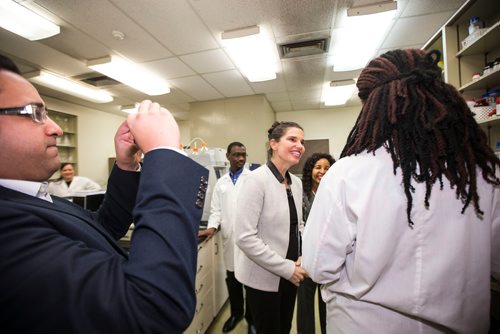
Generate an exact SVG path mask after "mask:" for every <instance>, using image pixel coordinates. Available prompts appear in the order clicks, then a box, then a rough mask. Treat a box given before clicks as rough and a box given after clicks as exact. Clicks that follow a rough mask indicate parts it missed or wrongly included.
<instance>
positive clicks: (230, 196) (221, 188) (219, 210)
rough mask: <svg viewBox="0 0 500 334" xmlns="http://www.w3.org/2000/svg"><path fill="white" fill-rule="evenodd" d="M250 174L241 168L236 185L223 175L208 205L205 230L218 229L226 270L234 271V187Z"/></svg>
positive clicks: (226, 175)
mask: <svg viewBox="0 0 500 334" xmlns="http://www.w3.org/2000/svg"><path fill="white" fill-rule="evenodd" d="M248 174H250V171H249V170H248V169H246V168H243V171H242V172H241V175H240V176H239V177H238V180H237V181H236V184H235V185H234V184H233V181H232V180H231V177H230V176H229V173H226V174H224V175H223V176H222V177H221V178H220V179H219V180H218V181H217V183H216V184H215V187H214V191H213V193H212V201H211V203H210V216H209V218H208V224H207V228H212V227H213V228H215V229H217V228H219V226H220V231H221V233H222V237H223V249H224V263H225V265H226V269H227V270H229V271H234V247H235V246H234V238H233V230H234V224H235V219H236V213H235V208H236V186H237V185H238V184H239V183H240V182H242V180H243V179H244V178H245V177H246V176H247V175H248Z"/></svg>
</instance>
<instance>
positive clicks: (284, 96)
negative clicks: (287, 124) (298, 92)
mask: <svg viewBox="0 0 500 334" xmlns="http://www.w3.org/2000/svg"><path fill="white" fill-rule="evenodd" d="M266 97H267V100H268V101H269V102H283V101H289V100H290V98H289V97H288V93H287V92H281V93H269V94H266Z"/></svg>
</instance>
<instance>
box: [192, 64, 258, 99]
mask: <svg viewBox="0 0 500 334" xmlns="http://www.w3.org/2000/svg"><path fill="white" fill-rule="evenodd" d="M202 76H203V77H204V78H205V79H206V80H207V81H208V82H209V83H210V84H212V86H214V87H215V88H216V89H217V90H218V91H219V92H221V93H222V94H223V95H224V96H225V97H236V96H245V95H253V94H254V92H253V90H252V89H251V88H250V86H248V84H247V82H246V81H245V79H244V78H243V77H242V76H241V74H240V72H238V71H237V70H231V71H224V72H217V73H209V74H203V75H202Z"/></svg>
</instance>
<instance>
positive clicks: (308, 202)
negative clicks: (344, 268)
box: [297, 153, 335, 334]
mask: <svg viewBox="0 0 500 334" xmlns="http://www.w3.org/2000/svg"><path fill="white" fill-rule="evenodd" d="M334 162H335V159H334V158H333V157H332V156H331V155H330V154H328V153H314V154H313V155H311V156H310V157H309V158H308V159H307V160H306V162H305V163H304V168H303V169H302V190H303V191H304V195H303V199H302V220H303V221H304V222H305V221H307V217H308V216H309V211H310V210H311V206H312V204H313V202H314V196H316V191H318V187H319V183H320V182H321V179H322V178H323V176H325V173H326V172H327V171H328V170H329V169H330V167H331V166H332V165H333V163H334ZM319 288H320V286H319V285H318V284H316V283H314V282H313V281H312V280H311V279H310V278H309V277H307V278H305V279H304V282H302V284H301V285H300V287H299V289H298V291H297V333H298V334H309V333H316V329H315V327H316V326H315V323H316V319H315V317H314V296H315V295H316V290H318V311H319V323H320V328H321V333H322V334H325V333H326V304H325V302H324V301H323V299H321V295H320V294H319Z"/></svg>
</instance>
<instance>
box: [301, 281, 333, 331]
mask: <svg viewBox="0 0 500 334" xmlns="http://www.w3.org/2000/svg"><path fill="white" fill-rule="evenodd" d="M316 287H317V289H316ZM319 287H320V286H319V285H318V284H316V283H314V282H313V280H312V279H310V278H306V279H305V280H304V281H303V282H302V283H301V284H300V287H299V289H298V291H297V333H298V334H312V333H316V331H315V328H314V327H315V322H316V319H315V318H314V295H315V293H316V290H318V309H319V323H320V327H321V333H323V334H326V304H325V302H324V301H323V299H321V294H320V291H319Z"/></svg>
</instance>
